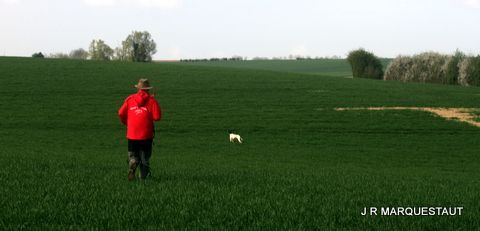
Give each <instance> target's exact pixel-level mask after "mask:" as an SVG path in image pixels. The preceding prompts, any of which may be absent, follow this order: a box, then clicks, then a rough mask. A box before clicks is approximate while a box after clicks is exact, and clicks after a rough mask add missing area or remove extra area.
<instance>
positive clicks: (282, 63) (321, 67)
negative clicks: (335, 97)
mask: <svg viewBox="0 0 480 231" xmlns="http://www.w3.org/2000/svg"><path fill="white" fill-rule="evenodd" d="M389 62H390V59H382V64H383V66H384V68H386V67H387V65H388V63H389ZM181 64H185V65H197V66H209V67H231V68H242V69H256V70H269V71H281V72H290V73H305V74H316V75H324V76H326V75H328V76H337V77H352V69H351V68H350V64H348V62H347V60H346V59H312V60H248V61H215V62H209V61H206V62H205V61H202V62H182V63H181Z"/></svg>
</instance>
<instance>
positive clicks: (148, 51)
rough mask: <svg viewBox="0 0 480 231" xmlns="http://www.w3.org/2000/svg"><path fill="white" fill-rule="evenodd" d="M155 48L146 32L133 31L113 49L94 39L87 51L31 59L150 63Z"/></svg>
mask: <svg viewBox="0 0 480 231" xmlns="http://www.w3.org/2000/svg"><path fill="white" fill-rule="evenodd" d="M156 48H157V44H156V43H155V41H154V40H153V39H152V36H151V35H150V33H149V32H148V31H133V32H132V33H131V34H129V35H128V36H127V38H125V40H123V41H122V43H121V44H120V46H118V47H116V48H115V49H112V48H111V47H110V46H109V45H108V44H106V43H105V41H103V40H101V39H94V40H92V41H91V42H90V45H89V48H88V51H87V50H84V49H83V48H79V49H75V50H72V51H71V52H70V53H69V54H65V53H54V54H50V55H47V56H45V55H44V54H42V53H41V52H38V53H34V54H32V57H34V58H44V57H47V58H69V59H91V60H119V61H131V62H151V61H152V56H153V55H154V54H155V53H157V49H156Z"/></svg>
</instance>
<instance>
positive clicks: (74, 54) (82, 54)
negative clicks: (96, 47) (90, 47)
mask: <svg viewBox="0 0 480 231" xmlns="http://www.w3.org/2000/svg"><path fill="white" fill-rule="evenodd" d="M69 57H70V58H71V59H87V58H88V52H87V51H86V50H84V49H83V48H78V49H75V50H73V51H70V54H69Z"/></svg>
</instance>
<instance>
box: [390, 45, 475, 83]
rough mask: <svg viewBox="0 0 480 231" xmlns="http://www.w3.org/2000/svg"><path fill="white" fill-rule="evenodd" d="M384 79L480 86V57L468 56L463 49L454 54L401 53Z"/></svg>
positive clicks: (391, 64)
mask: <svg viewBox="0 0 480 231" xmlns="http://www.w3.org/2000/svg"><path fill="white" fill-rule="evenodd" d="M384 79H385V80H400V81H404V82H423V83H443V84H459V85H462V86H480V56H477V57H467V56H466V55H465V54H463V53H462V52H460V51H457V52H455V54H454V55H443V54H439V53H436V52H425V53H421V54H418V55H414V56H398V57H397V58H395V59H394V60H392V62H390V64H389V65H388V67H387V69H386V71H385V76H384Z"/></svg>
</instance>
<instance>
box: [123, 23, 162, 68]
mask: <svg viewBox="0 0 480 231" xmlns="http://www.w3.org/2000/svg"><path fill="white" fill-rule="evenodd" d="M156 49H157V44H155V41H153V39H152V36H151V35H150V33H148V32H147V31H143V32H140V31H133V32H132V33H131V34H130V35H128V36H127V38H126V39H125V40H124V41H123V42H122V45H121V47H118V48H116V49H115V58H116V59H118V60H124V61H133V62H150V61H152V56H153V55H154V54H155V53H157V50H156Z"/></svg>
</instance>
